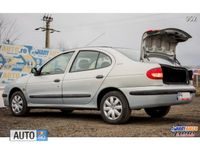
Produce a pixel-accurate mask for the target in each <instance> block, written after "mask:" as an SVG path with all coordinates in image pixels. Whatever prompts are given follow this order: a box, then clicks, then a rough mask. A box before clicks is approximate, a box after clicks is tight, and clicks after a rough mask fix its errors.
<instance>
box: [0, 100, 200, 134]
mask: <svg viewBox="0 0 200 150" xmlns="http://www.w3.org/2000/svg"><path fill="white" fill-rule="evenodd" d="M176 125H188V126H189V125H191V126H198V127H199V131H198V132H197V133H196V136H197V137H200V97H196V98H195V99H194V101H193V102H192V103H190V104H187V105H179V106H173V107H171V110H170V113H169V114H168V115H167V116H166V117H165V118H160V119H153V118H150V117H148V116H147V115H146V114H145V112H144V110H134V111H132V115H131V118H130V120H129V122H127V124H123V125H110V124H107V123H105V122H104V121H103V120H102V118H101V116H100V112H99V111H94V110H76V111H74V112H73V113H72V114H67V115H66V114H63V113H61V112H60V111H59V110H53V109H33V110H31V112H30V114H29V115H28V116H26V117H14V116H12V114H11V112H10V110H9V109H8V108H1V109H0V136H1V137H8V136H9V134H10V130H11V129H13V130H15V129H27V130H31V129H32V130H35V129H47V130H48V132H49V136H50V137H174V134H173V133H172V132H171V131H170V129H171V128H172V127H173V126H176Z"/></svg>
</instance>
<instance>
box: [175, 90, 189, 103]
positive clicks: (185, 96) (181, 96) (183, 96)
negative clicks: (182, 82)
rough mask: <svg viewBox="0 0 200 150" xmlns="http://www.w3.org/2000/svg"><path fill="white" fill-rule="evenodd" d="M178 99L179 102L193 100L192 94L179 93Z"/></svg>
mask: <svg viewBox="0 0 200 150" xmlns="http://www.w3.org/2000/svg"><path fill="white" fill-rule="evenodd" d="M177 99H178V101H187V100H191V94H190V92H178V96H177Z"/></svg>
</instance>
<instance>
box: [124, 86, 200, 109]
mask: <svg viewBox="0 0 200 150" xmlns="http://www.w3.org/2000/svg"><path fill="white" fill-rule="evenodd" d="M121 90H122V91H123V93H125V95H126V98H127V100H128V102H129V106H130V108H131V109H138V108H148V107H159V106H171V105H180V104H187V103H190V102H191V101H192V98H193V97H194V95H195V92H196V90H195V88H194V87H193V86H190V85H180V86H176V85H164V86H148V87H137V88H122V89H121ZM178 92H190V93H191V99H190V100H185V101H178V99H177V96H178Z"/></svg>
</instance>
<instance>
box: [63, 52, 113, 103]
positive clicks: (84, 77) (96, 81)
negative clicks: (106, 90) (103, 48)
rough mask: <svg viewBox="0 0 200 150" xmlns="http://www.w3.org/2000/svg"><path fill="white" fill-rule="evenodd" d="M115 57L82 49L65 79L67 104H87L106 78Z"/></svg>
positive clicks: (64, 93) (65, 101)
mask: <svg viewBox="0 0 200 150" xmlns="http://www.w3.org/2000/svg"><path fill="white" fill-rule="evenodd" d="M113 63H114V61H113V59H112V58H111V57H110V56H109V55H108V54H106V53H103V52H99V51H94V50H81V51H79V52H78V54H77V56H76V58H75V59H74V61H73V63H72V66H71V69H70V70H69V72H68V73H67V74H66V75H65V77H64V80H63V102H64V103H65V104H73V105H80V104H87V103H89V102H90V101H91V100H92V98H93V97H94V95H95V94H96V92H97V90H98V89H99V87H100V86H101V84H102V83H103V81H104V80H105V79H106V76H107V75H108V73H109V72H110V70H111V68H112V66H113Z"/></svg>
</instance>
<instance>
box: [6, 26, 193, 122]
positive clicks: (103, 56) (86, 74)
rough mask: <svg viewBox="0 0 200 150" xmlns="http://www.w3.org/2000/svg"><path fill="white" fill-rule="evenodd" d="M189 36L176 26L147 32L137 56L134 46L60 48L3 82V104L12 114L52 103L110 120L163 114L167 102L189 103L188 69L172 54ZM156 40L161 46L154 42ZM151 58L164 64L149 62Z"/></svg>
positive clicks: (116, 120) (166, 109)
mask: <svg viewBox="0 0 200 150" xmlns="http://www.w3.org/2000/svg"><path fill="white" fill-rule="evenodd" d="M188 38H190V37H189V35H188V34H187V33H185V32H184V31H182V30H178V29H164V30H162V31H158V30H156V31H147V32H146V33H145V34H144V35H143V41H142V51H141V55H140V58H139V57H137V55H136V53H135V52H134V51H133V50H127V49H122V48H112V47H86V48H78V49H73V50H70V51H66V52H63V53H61V54H59V55H57V56H55V57H54V58H52V59H51V60H49V61H47V62H46V63H45V64H44V65H42V66H41V67H39V68H33V69H32V71H31V72H32V73H31V74H30V75H27V76H24V77H21V78H19V79H17V80H16V81H14V82H13V83H11V84H8V85H7V86H6V87H5V90H4V93H3V95H2V96H3V98H4V104H5V106H8V107H10V108H11V111H12V113H13V114H14V115H15V116H22V115H25V114H27V113H28V111H29V110H30V109H31V108H56V109H60V110H61V111H62V112H64V113H71V112H72V111H73V110H75V109H96V110H100V112H101V115H102V118H103V119H104V121H106V122H107V123H112V124H120V123H125V122H127V120H128V119H129V117H130V113H131V110H134V109H135V110H138V109H144V110H145V111H146V113H147V114H148V115H149V116H151V117H163V116H165V115H166V114H167V113H168V112H169V110H170V106H171V105H179V104H186V103H189V102H191V101H192V97H193V96H194V93H195V88H194V87H193V86H192V84H191V76H192V74H191V71H188V70H187V69H186V68H184V67H181V66H180V65H179V63H177V60H175V59H176V58H175V57H174V55H173V54H174V51H175V47H176V45H177V43H178V42H183V41H186V40H187V39H188ZM158 39H160V45H159V44H157V42H155V41H156V40H158ZM170 44H171V46H169V45H170ZM155 58H158V59H162V60H165V61H163V62H167V63H157V62H153V61H150V60H153V59H155ZM148 61H149V62H148Z"/></svg>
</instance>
